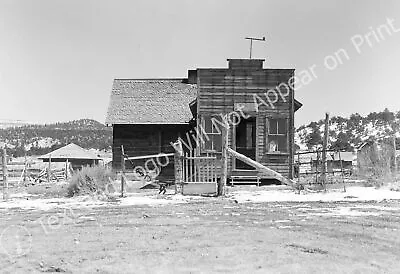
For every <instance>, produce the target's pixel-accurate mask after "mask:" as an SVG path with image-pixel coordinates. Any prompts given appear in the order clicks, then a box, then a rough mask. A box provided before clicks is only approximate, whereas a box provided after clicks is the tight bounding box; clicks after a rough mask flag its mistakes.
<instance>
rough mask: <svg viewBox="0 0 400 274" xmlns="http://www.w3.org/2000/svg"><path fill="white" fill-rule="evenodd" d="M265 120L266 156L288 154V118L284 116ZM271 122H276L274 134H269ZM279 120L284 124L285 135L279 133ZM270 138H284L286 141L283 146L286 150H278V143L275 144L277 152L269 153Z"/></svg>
mask: <svg viewBox="0 0 400 274" xmlns="http://www.w3.org/2000/svg"><path fill="white" fill-rule="evenodd" d="M265 120H266V136H265V153H266V154H286V155H288V154H289V118H288V117H286V116H267V117H266V118H265ZM271 120H276V123H277V124H276V133H271ZM279 120H284V123H285V133H284V134H282V133H279V132H280V128H279ZM270 136H277V138H279V136H281V137H282V136H284V137H285V139H286V141H285V146H286V149H285V151H282V150H280V147H279V142H278V143H277V150H276V151H269V140H270Z"/></svg>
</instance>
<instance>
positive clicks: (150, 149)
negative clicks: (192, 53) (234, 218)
mask: <svg viewBox="0 0 400 274" xmlns="http://www.w3.org/2000/svg"><path fill="white" fill-rule="evenodd" d="M263 62H264V60H260V59H228V67H227V68H198V69H197V70H189V72H188V78H187V79H138V80H132V79H126V80H124V79H116V80H114V84H113V89H112V92H111V99H110V105H109V108H108V113H107V119H106V124H107V125H112V126H113V168H115V169H119V168H120V167H121V165H120V163H121V160H120V159H121V145H122V146H123V147H124V149H125V152H126V154H128V155H129V156H142V155H148V154H155V153H160V152H171V151H172V147H171V146H170V142H171V141H176V139H178V138H179V137H180V138H181V140H182V143H183V145H184V149H186V150H189V149H194V150H195V151H196V154H197V155H202V154H206V153H214V154H215V155H217V157H218V155H220V152H221V144H222V134H221V128H220V127H221V126H222V124H224V123H222V121H227V122H228V124H229V134H228V145H229V147H231V148H232V149H233V150H236V151H237V152H239V153H241V154H244V155H245V156H247V157H249V158H251V159H253V160H255V161H257V162H259V163H261V164H263V165H265V166H267V167H270V168H272V169H274V170H275V171H277V172H279V173H281V174H282V175H284V176H286V177H289V178H292V177H293V156H294V113H295V111H296V110H297V109H299V108H300V107H301V103H299V102H298V101H296V100H295V99H294V89H293V83H294V69H269V68H268V69H264V68H263ZM194 139H195V140H196V141H194V142H193V140H194ZM140 164H141V163H140V162H136V163H133V165H140ZM167 170H172V168H171V166H169V167H168V168H164V175H167V177H169V176H171V172H167ZM166 173H168V174H166ZM228 174H229V176H234V175H235V176H236V175H238V176H239V175H257V171H256V170H255V169H254V168H252V167H250V166H248V165H247V164H245V163H243V162H241V161H239V160H237V159H234V158H229V160H228ZM259 176H260V177H261V178H265V177H264V176H262V175H260V174H259Z"/></svg>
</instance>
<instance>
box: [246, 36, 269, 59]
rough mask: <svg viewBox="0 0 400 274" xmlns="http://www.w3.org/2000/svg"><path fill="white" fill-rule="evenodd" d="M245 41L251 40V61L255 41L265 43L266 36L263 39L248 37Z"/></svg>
mask: <svg viewBox="0 0 400 274" xmlns="http://www.w3.org/2000/svg"><path fill="white" fill-rule="evenodd" d="M245 39H246V40H250V59H251V52H252V50H253V41H262V42H265V36H264V37H263V38H254V37H246V38H245Z"/></svg>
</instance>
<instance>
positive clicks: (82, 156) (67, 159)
mask: <svg viewBox="0 0 400 274" xmlns="http://www.w3.org/2000/svg"><path fill="white" fill-rule="evenodd" d="M38 159H41V160H42V161H43V162H49V161H51V162H52V163H60V162H63V163H69V164H70V165H71V167H72V169H74V170H76V169H81V168H82V167H84V166H93V165H97V164H98V163H99V161H100V160H101V159H100V158H99V157H98V156H97V155H95V154H94V153H91V152H90V151H88V150H86V149H84V148H81V147H80V146H78V145H76V144H73V143H71V144H68V145H66V146H64V147H61V148H59V149H56V150H54V151H52V152H49V153H47V154H45V155H42V156H40V157H38Z"/></svg>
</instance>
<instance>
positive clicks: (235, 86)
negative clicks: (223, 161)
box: [197, 59, 294, 178]
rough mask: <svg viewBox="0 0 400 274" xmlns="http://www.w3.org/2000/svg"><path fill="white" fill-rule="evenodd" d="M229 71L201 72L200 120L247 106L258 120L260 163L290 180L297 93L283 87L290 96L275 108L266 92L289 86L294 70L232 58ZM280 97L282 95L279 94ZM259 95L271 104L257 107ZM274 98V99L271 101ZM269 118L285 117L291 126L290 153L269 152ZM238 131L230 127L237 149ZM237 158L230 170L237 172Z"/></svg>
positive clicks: (258, 61) (229, 140)
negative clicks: (271, 67) (268, 66)
mask: <svg viewBox="0 0 400 274" xmlns="http://www.w3.org/2000/svg"><path fill="white" fill-rule="evenodd" d="M228 61H229V68H228V69H197V85H198V98H197V121H198V122H199V121H201V119H202V117H204V116H212V115H219V114H228V113H231V112H233V111H235V110H236V109H235V108H237V106H239V105H240V104H241V105H242V106H246V107H245V108H244V113H245V114H247V115H250V116H252V117H255V118H256V135H257V136H256V161H258V162H260V163H262V164H263V165H265V166H267V167H270V168H272V169H274V170H275V171H277V172H279V173H281V174H282V175H284V176H287V177H289V178H292V177H293V156H294V91H293V89H291V88H289V90H287V89H285V86H283V85H281V86H280V93H281V94H288V95H287V96H284V97H285V98H282V96H279V97H278V101H277V102H276V103H274V104H273V107H272V106H271V105H270V104H269V103H268V102H267V99H266V97H265V96H266V94H265V93H266V92H267V90H269V89H276V88H277V87H278V86H279V85H280V84H281V83H286V84H287V83H288V81H289V79H290V78H291V77H292V76H293V75H294V69H263V67H262V66H263V60H255V59H228ZM277 94H278V95H279V93H278V92H277ZM255 95H257V96H259V97H260V98H262V99H263V100H264V101H266V102H267V103H268V104H267V105H264V104H261V102H260V100H257V102H258V103H259V105H258V109H256V108H255V107H251V106H254V105H255V104H254V97H255ZM272 100H274V98H272V97H271V101H272ZM268 118H285V119H287V125H288V151H287V153H286V154H284V153H268V152H267V142H268V140H267V138H268ZM233 136H235V128H234V127H233V126H231V127H230V132H229V138H228V145H229V147H232V148H235V144H234V138H232V137H233ZM233 165H234V163H233V159H231V157H230V159H229V162H228V170H229V172H230V173H232V171H233V168H234V167H233Z"/></svg>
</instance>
